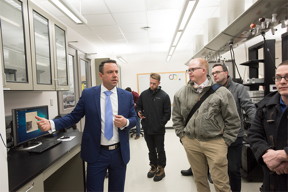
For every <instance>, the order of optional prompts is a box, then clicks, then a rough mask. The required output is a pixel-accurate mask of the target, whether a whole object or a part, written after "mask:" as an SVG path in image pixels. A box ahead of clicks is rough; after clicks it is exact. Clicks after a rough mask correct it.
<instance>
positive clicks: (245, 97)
mask: <svg viewBox="0 0 288 192" xmlns="http://www.w3.org/2000/svg"><path fill="white" fill-rule="evenodd" d="M211 74H212V76H213V79H214V81H215V82H216V83H218V84H220V85H223V86H225V87H227V89H229V91H230V92H231V93H232V95H233V97H234V99H235V102H236V106H237V111H238V114H239V116H240V119H241V127H240V130H239V133H238V136H237V139H236V141H235V142H234V143H232V144H231V145H230V146H229V148H228V156H227V158H228V174H229V180H230V187H231V191H233V192H234V191H241V173H240V168H241V154H242V146H243V144H242V142H243V136H244V124H243V122H244V120H243V110H244V111H245V114H246V115H247V116H248V121H249V122H251V121H252V120H253V119H254V117H255V113H256V108H255V104H254V103H252V101H251V98H250V97H249V94H248V91H247V89H246V88H245V86H244V85H242V84H239V83H236V82H234V81H232V79H231V77H230V76H229V72H228V69H227V66H226V65H222V64H215V65H214V66H213V67H212V73H211Z"/></svg>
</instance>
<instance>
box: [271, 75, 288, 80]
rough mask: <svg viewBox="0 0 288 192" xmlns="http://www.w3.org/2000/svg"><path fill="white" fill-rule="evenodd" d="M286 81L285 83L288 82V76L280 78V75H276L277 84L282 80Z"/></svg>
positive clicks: (274, 78)
mask: <svg viewBox="0 0 288 192" xmlns="http://www.w3.org/2000/svg"><path fill="white" fill-rule="evenodd" d="M282 78H283V79H285V81H288V75H287V74H286V75H285V76H280V75H276V76H275V77H273V80H274V81H275V82H280V81H281V80H282Z"/></svg>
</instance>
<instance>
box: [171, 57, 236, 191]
mask: <svg viewBox="0 0 288 192" xmlns="http://www.w3.org/2000/svg"><path fill="white" fill-rule="evenodd" d="M187 72H188V74H189V77H190V81H189V83H188V84H187V85H186V86H184V87H183V88H181V89H180V90H179V91H177V93H176V94H175V95H174V102H173V112H172V120H173V128H174V129H175V132H176V135H177V136H178V137H179V138H180V141H181V142H182V144H183V147H184V149H185V151H186V154H187V158H188V160H189V163H190V166H191V168H192V171H193V173H194V181H195V183H196V187H197V191H199V192H208V191H210V186H209V183H208V178H207V172H208V170H209V169H210V173H211V176H212V180H213V183H214V187H215V190H216V191H221V192H230V185H229V177H228V161H227V151H228V146H229V145H230V144H231V143H233V142H234V141H235V140H236V138H237V135H238V133H239V128H240V118H239V115H238V113H237V108H236V104H235V101H234V98H233V96H232V94H231V93H230V92H229V90H227V89H226V88H225V87H219V88H215V86H213V82H212V80H211V78H210V77H209V76H208V73H209V68H208V62H207V61H206V60H205V59H203V58H196V59H192V60H191V61H190V62H189V65H188V70H187ZM208 91H209V92H210V94H207V93H209V92H208ZM206 96H207V97H206ZM202 97H203V98H204V97H206V99H205V100H203V99H201V100H203V102H202V103H201V104H200V105H199V103H198V101H199V100H200V98H202ZM197 103H198V104H197ZM194 106H199V107H198V108H197V109H195V108H194ZM193 108H194V109H195V111H194V113H193V114H192V115H191V116H190V115H189V114H191V111H192V110H191V109H193Z"/></svg>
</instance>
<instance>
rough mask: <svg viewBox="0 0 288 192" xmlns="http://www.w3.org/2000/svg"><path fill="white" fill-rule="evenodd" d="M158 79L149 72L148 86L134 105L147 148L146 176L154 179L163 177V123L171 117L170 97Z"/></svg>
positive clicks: (155, 74)
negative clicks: (148, 168) (148, 165)
mask: <svg viewBox="0 0 288 192" xmlns="http://www.w3.org/2000/svg"><path fill="white" fill-rule="evenodd" d="M160 80H161V76H160V75H159V74H157V73H151V74H150V87H149V89H147V90H145V91H143V92H142V93H141V94H140V97H139V99H138V102H137V107H136V111H137V113H138V116H139V117H140V118H141V124H142V128H143V130H144V138H145V141H146V143H147V147H148V150H149V160H150V166H151V169H150V170H149V172H148V173H147V177H148V178H152V177H154V178H153V180H154V181H160V180H162V179H163V178H164V177H165V171H164V168H165V166H166V154H165V149H164V137H165V131H166V130H165V124H166V123H167V122H168V121H169V119H170V117H171V102H170V98H169V95H168V94H167V93H166V92H165V91H163V90H162V89H161V87H160V86H159V85H160Z"/></svg>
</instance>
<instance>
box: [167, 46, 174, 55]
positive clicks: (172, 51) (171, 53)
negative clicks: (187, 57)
mask: <svg viewBox="0 0 288 192" xmlns="http://www.w3.org/2000/svg"><path fill="white" fill-rule="evenodd" d="M175 48H176V47H171V48H170V51H169V54H168V55H173V53H174V51H175Z"/></svg>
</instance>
